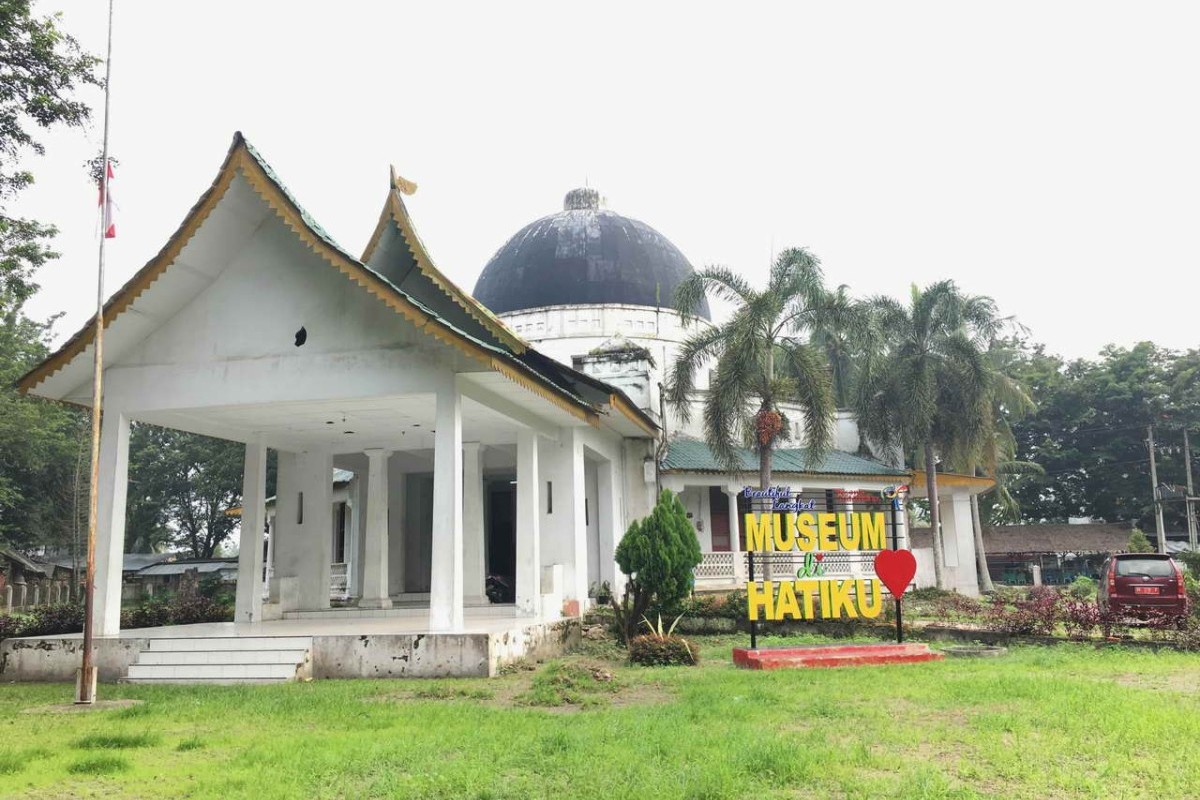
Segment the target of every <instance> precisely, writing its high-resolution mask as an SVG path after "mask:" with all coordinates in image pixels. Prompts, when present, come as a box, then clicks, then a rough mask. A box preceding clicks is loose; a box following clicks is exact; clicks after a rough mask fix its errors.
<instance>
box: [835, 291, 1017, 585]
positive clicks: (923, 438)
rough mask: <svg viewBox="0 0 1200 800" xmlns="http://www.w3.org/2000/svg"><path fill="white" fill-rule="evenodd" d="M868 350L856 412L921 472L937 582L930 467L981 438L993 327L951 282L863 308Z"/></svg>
mask: <svg viewBox="0 0 1200 800" xmlns="http://www.w3.org/2000/svg"><path fill="white" fill-rule="evenodd" d="M869 307H870V308H871V311H872V316H873V318H874V322H873V324H874V330H873V337H872V338H873V340H874V341H875V342H876V343H877V347H875V348H872V349H871V350H870V351H868V353H867V354H866V356H865V358H864V359H863V365H862V367H861V376H860V378H859V381H858V386H857V391H856V393H855V411H856V412H857V416H858V422H859V426H860V428H861V429H863V430H865V431H866V434H867V438H868V439H869V440H870V441H871V442H873V443H875V444H877V445H880V446H882V447H883V448H884V449H896V448H899V449H900V450H901V452H903V453H904V454H905V455H906V456H910V457H911V458H912V459H913V461H914V463H915V462H916V461H917V458H918V453H919V454H920V455H921V456H922V460H923V462H924V468H925V480H926V492H927V495H928V500H929V517H930V526H931V529H932V532H933V550H934V570H935V573H936V578H937V585H938V587H939V588H945V580H944V578H943V575H942V571H943V570H942V531H941V525H940V513H939V511H940V509H939V508H938V485H937V465H938V462H939V460H940V459H941V458H943V457H944V458H946V459H947V460H948V461H956V460H957V461H963V460H966V459H967V458H969V454H970V451H971V448H972V447H974V446H976V445H977V443H978V442H979V441H980V440H981V438H982V437H983V436H984V432H985V431H986V429H987V420H988V417H989V414H990V408H989V404H988V400H989V388H990V380H991V373H990V372H989V370H988V368H987V365H986V363H985V357H984V349H985V348H986V346H987V343H988V342H990V341H991V340H992V339H993V338H994V337H995V335H996V333H997V331H998V330H999V327H1000V320H999V318H998V316H997V314H996V307H995V303H993V302H992V300H991V299H990V298H987V297H977V296H970V295H964V294H962V293H961V292H960V291H959V290H958V287H957V286H955V284H954V282H953V281H941V282H938V283H935V284H932V285H931V286H928V287H927V288H925V289H920V288H918V287H917V286H915V285H914V286H913V287H912V291H911V295H910V298H909V302H908V304H907V305H905V304H902V303H900V302H898V301H896V300H894V299H893V298H890V297H875V298H873V299H872V300H870V301H869Z"/></svg>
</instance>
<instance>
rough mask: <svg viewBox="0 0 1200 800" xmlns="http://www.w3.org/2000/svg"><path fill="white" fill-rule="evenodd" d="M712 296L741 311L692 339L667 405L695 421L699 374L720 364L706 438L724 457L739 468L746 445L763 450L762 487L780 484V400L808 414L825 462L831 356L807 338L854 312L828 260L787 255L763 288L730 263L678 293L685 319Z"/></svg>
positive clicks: (812, 449) (691, 279)
mask: <svg viewBox="0 0 1200 800" xmlns="http://www.w3.org/2000/svg"><path fill="white" fill-rule="evenodd" d="M708 293H712V294H713V295H714V296H715V297H717V298H719V299H722V300H728V301H731V302H733V303H735V304H737V308H736V310H735V311H734V313H733V315H732V317H731V318H730V319H729V320H728V321H727V322H725V323H722V324H721V325H715V326H712V327H706V328H703V329H702V330H699V331H698V332H696V333H694V334H692V335H691V336H690V337H689V338H688V339H687V341H685V342H684V343H683V346H682V348H681V349H680V352H679V356H678V358H677V359H676V361H675V363H674V364H673V365H672V366H671V370H670V374H669V376H668V383H667V387H666V395H667V402H668V403H670V405H671V407H672V408H673V409H674V410H675V412H676V413H677V414H679V416H680V418H681V419H682V420H683V421H684V422H685V423H686V422H687V421H689V420H690V418H691V413H692V406H691V403H692V400H693V397H694V395H693V392H694V389H695V387H696V375H697V373H698V372H699V370H700V369H701V367H702V366H704V365H705V364H707V363H708V362H710V361H715V369H714V370H713V372H712V381H711V384H710V387H709V392H708V394H707V395H706V396H705V400H704V410H703V413H704V438H705V441H706V442H707V443H708V446H709V448H710V449H711V450H712V452H713V454H714V455H715V456H716V458H717V460H718V461H719V462H720V463H721V464H722V465H723V466H724V467H725V468H726V469H727V470H729V471H730V472H732V473H736V472H740V471H741V469H742V464H741V460H740V458H739V457H738V454H739V449H740V447H741V446H742V445H744V444H750V445H751V446H752V447H753V448H754V449H756V450H757V451H758V456H759V486H760V487H761V488H763V489H766V488H768V487H769V486H770V484H771V465H772V459H771V454H772V451H773V450H774V449H775V447H776V445H777V443H778V442H779V441H781V440H786V439H787V438H789V433H788V426H787V424H786V422H787V420H786V419H785V418H784V416H783V414H782V412H781V411H780V404H781V403H795V404H797V405H798V406H799V407H800V409H801V411H802V413H803V417H804V432H805V445H806V447H807V448H808V455H809V457H810V458H811V459H814V460H817V459H820V458H821V457H822V456H823V455H824V454H825V453H826V452H827V451H828V449H829V447H830V445H831V443H832V439H833V422H834V412H835V411H836V407H835V404H834V397H833V391H832V387H831V383H830V377H829V371H828V369H827V365H826V363H825V359H824V357H823V356H822V354H821V353H820V352H819V350H818V349H817V348H816V347H814V346H813V345H812V344H811V343H810V342H809V341H808V338H807V337H808V335H809V333H811V331H812V330H813V329H814V328H815V327H817V326H823V325H825V324H826V320H827V319H831V318H837V317H841V318H848V317H849V316H850V315H851V309H850V307H849V305H848V302H846V301H845V300H844V296H843V299H842V300H839V299H838V295H837V294H833V293H830V292H827V291H826V289H825V286H824V283H823V276H822V273H821V266H820V261H819V260H818V259H817V258H816V256H814V255H812V254H811V253H809V252H808V251H807V250H805V249H803V248H792V249H788V250H785V251H783V252H782V253H780V254H779V257H778V258H777V259H776V260H775V263H774V265H773V266H772V267H771V274H770V278H769V280H768V282H767V286H766V288H764V289H763V290H762V291H756V290H755V289H753V288H751V286H750V285H749V284H748V283H747V282H746V281H745V280H744V279H743V278H742V277H741V276H740V275H737V274H735V273H733V272H732V271H731V270H729V269H726V268H724V267H709V268H707V269H704V270H702V271H700V272H697V273H694V274H692V275H689V276H688V277H687V278H686V279H685V280H684V281H683V282H682V283H681V284H680V285H679V286H678V288H677V289H676V290H675V306H676V308H677V309H678V311H679V313H680V314H681V315H683V318H684V322H685V324H689V323H690V322H691V321H693V320H694V316H693V315H694V314H695V313H696V309H697V308H699V306H700V303H701V301H702V300H703V299H704V298H705V296H706V295H707V294H708Z"/></svg>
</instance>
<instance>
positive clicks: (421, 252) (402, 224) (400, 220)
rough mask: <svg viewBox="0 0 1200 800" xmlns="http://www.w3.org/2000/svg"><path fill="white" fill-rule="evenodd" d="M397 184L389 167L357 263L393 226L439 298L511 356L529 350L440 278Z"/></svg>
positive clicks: (475, 302) (456, 287) (455, 286)
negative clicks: (450, 303)
mask: <svg viewBox="0 0 1200 800" xmlns="http://www.w3.org/2000/svg"><path fill="white" fill-rule="evenodd" d="M398 180H403V179H402V178H399V179H398V177H397V175H396V169H395V167H392V168H391V180H390V182H389V184H388V187H389V188H388V199H387V203H385V204H384V207H383V211H382V212H380V215H379V222H378V223H377V224H376V226H375V231H374V232H373V233H372V234H371V238H370V240H369V241H368V242H367V246H366V249H364V250H363V255H362V258H361V259H360V260H361V261H362V262H363V263H364V264H365V263H367V262H369V261H370V260H371V256H372V255H374V253H375V250H376V248H378V247H379V240H380V239H381V238H382V237H383V232H384V230H385V229H386V227H387V224H388V223H389V222H394V223H395V224H396V227H397V228H398V229H399V230H400V235H401V236H402V237H404V243H405V244H407V245H408V249H409V252H411V253H412V255H413V259H414V260H415V261H416V263H417V269H419V270H421V273H422V274H424V275H425V277H427V278H429V280H431V281H433V283H434V285H435V286H437V287H438V288H439V289H441V290H442V293H443V294H445V295H446V296H447V297H449V298H450V299H451V300H453V301H454V302H455V303H456V304H457V305H458V306H459V307H461V308H462V309H463V310H464V311H466V312H467V313H468V314H470V315H471V317H472V318H473V319H474V320H475V321H476V322H478V323H479V324H480V325H482V326H483V327H485V328H486V329H487V330H488V331H490V332H491V333H492V334H493V335H494V336H495V337H496V338H497V339H498V340H500V341H501V342H503V343H504V344H505V345H506V346H507V347H508V348H509V349H511V350H512V351H513V352H514V353H517V354H518V355H519V354H521V353H524V352H525V350H526V348H528V347H529V343H528V342H526V341H525V340H524V339H522V338H521V337H520V336H518V335H517V334H516V333H514V332H513V331H512V329H511V328H509V327H508V326H507V325H505V324H504V322H503V321H502V320H501V319H500V318H499V317H497V316H496V315H495V314H493V313H492V312H491V311H490V310H489V309H488V308H487V307H485V306H484V305H483V304H482V303H480V302H479V301H478V300H476V299H475V298H474V297H472V296H471V295H470V294H468V293H467V292H465V291H463V289H462V288H461V287H460V286H459V285H458V284H456V283H455V282H454V281H452V280H450V279H449V278H447V277H446V276H445V275H443V274H442V272H441V270H439V269H438V268H437V267H436V266H434V264H433V259H432V258H431V257H430V256H429V251H428V250H426V249H425V245H424V243H423V242H422V241H421V237H420V236H418V235H417V230H416V226H415V225H414V224H413V221H412V216H411V215H410V214H409V213H408V207H407V206H405V205H404V200H403V199H402V198H401V197H400V188H399V185H398V183H397V181H398ZM406 183H407V182H406ZM408 185H411V186H413V188H414V190H415V188H416V187H415V184H408Z"/></svg>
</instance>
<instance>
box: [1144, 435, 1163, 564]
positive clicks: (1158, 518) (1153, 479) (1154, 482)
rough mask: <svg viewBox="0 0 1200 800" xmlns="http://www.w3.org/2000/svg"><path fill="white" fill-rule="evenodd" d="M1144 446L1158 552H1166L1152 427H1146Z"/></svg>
mask: <svg viewBox="0 0 1200 800" xmlns="http://www.w3.org/2000/svg"><path fill="white" fill-rule="evenodd" d="M1146 445H1147V446H1148V447H1149V448H1150V484H1151V486H1152V488H1153V489H1154V493H1153V498H1154V528H1155V530H1156V531H1157V532H1158V552H1160V553H1165V552H1167V534H1166V531H1165V530H1163V513H1162V503H1161V502H1159V499H1158V467H1157V466H1156V465H1155V461H1154V426H1153V425H1148V426H1146Z"/></svg>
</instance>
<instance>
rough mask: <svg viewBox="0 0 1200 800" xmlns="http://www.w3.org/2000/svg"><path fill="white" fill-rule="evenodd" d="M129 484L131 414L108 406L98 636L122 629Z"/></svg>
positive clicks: (99, 499) (103, 433)
mask: <svg viewBox="0 0 1200 800" xmlns="http://www.w3.org/2000/svg"><path fill="white" fill-rule="evenodd" d="M128 488H129V417H126V416H125V415H123V414H121V413H120V412H119V411H114V410H108V411H105V412H104V415H103V418H102V419H101V430H100V480H99V481H98V485H97V495H96V503H97V507H96V596H95V604H96V605H95V609H94V615H93V618H92V620H93V624H94V625H95V633H96V635H97V636H116V635H117V634H119V633H120V632H121V578H122V577H123V574H122V570H123V567H124V561H125V492H126V490H127V489H128Z"/></svg>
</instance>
